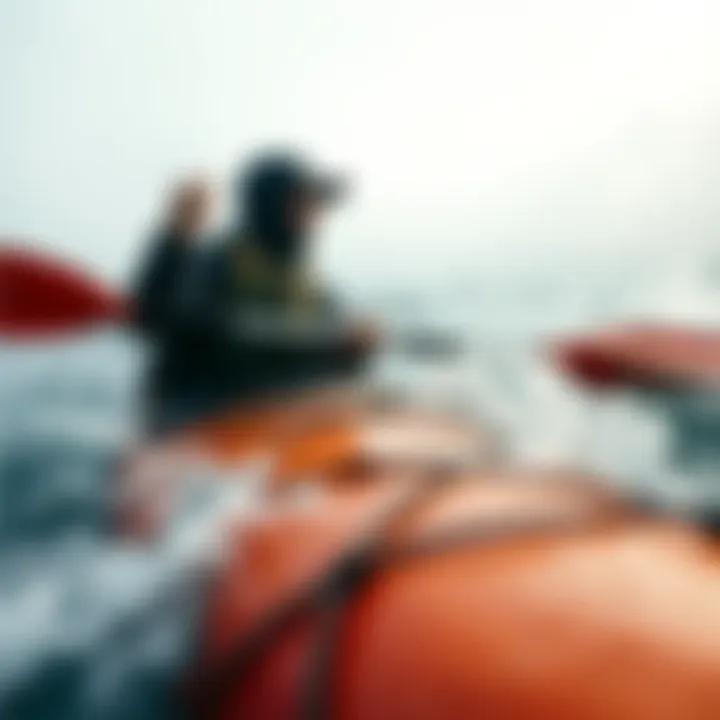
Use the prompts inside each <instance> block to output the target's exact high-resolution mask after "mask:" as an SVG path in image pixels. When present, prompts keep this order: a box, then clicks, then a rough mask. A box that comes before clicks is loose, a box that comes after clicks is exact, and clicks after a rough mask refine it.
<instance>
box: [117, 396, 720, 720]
mask: <svg viewBox="0 0 720 720" xmlns="http://www.w3.org/2000/svg"><path fill="white" fill-rule="evenodd" d="M398 430H401V432H397V431H398ZM378 438H380V440H383V442H384V444H383V442H379V441H378ZM393 438H394V439H393ZM390 440H392V442H390ZM448 449H450V450H448ZM492 449H493V439H492V436H491V435H489V434H487V433H483V432H481V431H477V430H474V429H472V428H470V427H468V426H466V424H464V423H462V422H460V421H457V420H456V421H450V420H448V419H446V418H440V417H438V416H434V415H431V414H426V415H418V414H416V413H415V412H411V411H409V410H399V409H397V408H385V409H381V408H378V407H376V406H375V407H372V406H366V405H363V404H362V403H359V404H358V403H356V402H354V401H352V400H351V401H347V399H346V398H343V397H339V398H332V399H328V397H324V398H317V399H313V398H310V399H303V400H300V401H298V402H295V403H292V404H285V405H276V406H268V407H266V408H258V409H256V410H254V411H253V412H245V413H241V414H234V415H233V414H231V415H228V416H227V417H225V418H221V419H217V420H214V421H212V422H210V423H206V424H204V425H203V426H202V427H197V428H194V429H192V430H190V431H188V432H186V433H184V434H183V435H182V436H180V437H177V438H175V439H173V440H171V441H170V442H169V443H168V444H167V445H166V446H165V447H163V448H153V449H151V451H150V452H147V453H141V455H140V457H139V458H138V460H137V462H136V463H135V464H134V465H133V466H131V469H130V473H129V480H128V482H129V484H130V485H132V482H133V481H134V482H135V483H136V486H138V487H142V488H146V489H147V488H148V487H153V484H154V478H153V472H155V473H157V475H158V476H162V475H163V474H164V475H165V476H168V475H172V474H173V472H172V470H173V467H178V466H180V465H183V464H184V463H186V462H188V459H189V458H195V459H197V458H202V461H203V462H205V463H210V464H211V465H214V466H215V467H217V468H225V469H228V468H230V469H232V468H234V467H242V466H243V464H244V463H247V462H248V461H250V460H252V458H257V457H263V456H266V455H268V454H270V455H272V457H273V464H272V470H271V472H270V489H271V492H270V493H268V495H267V497H266V498H265V500H264V501H263V502H264V505H263V507H262V512H261V513H259V514H258V515H257V516H253V518H252V519H248V518H247V517H245V518H243V519H239V520H237V521H236V523H235V525H234V527H233V528H232V530H231V532H230V534H229V536H228V537H227V542H226V545H227V552H226V557H225V564H224V565H223V567H222V571H221V572H220V573H219V576H218V577H217V579H216V581H215V582H214V583H213V585H212V587H211V588H210V593H209V596H208V598H207V602H206V606H205V615H204V620H203V623H202V628H201V634H200V638H199V647H198V655H197V657H196V661H195V662H194V663H193V667H192V670H191V673H190V678H189V682H188V685H189V692H188V696H187V703H188V705H189V707H190V708H191V710H193V711H194V713H195V716H196V717H201V718H206V719H207V720H226V719H227V720H230V718H232V719H233V720H236V719H237V718H251V719H253V720H255V719H257V718H262V719H263V720H286V719H291V718H292V719H294V718H312V719H313V720H321V719H322V718H337V719H338V720H397V719H398V718H420V719H421V720H446V719H447V718H475V717H478V718H480V717H481V718H484V719H487V720H577V719H578V718H583V719H585V718H587V719H589V720H595V719H596V720H644V719H647V720H717V718H720V683H719V682H718V678H720V557H719V555H718V551H717V544H716V542H715V541H714V540H713V539H712V538H711V537H710V536H709V535H708V534H706V533H704V532H702V531H701V530H699V529H697V528H695V527H692V526H690V525H687V524H684V523H681V522H679V521H675V520H671V519H667V518H661V517H657V516H653V515H651V514H649V513H644V512H641V511H640V510H639V509H635V508H633V507H631V506H630V505H629V504H627V503H625V502H623V501H622V500H621V499H619V498H617V497H615V496H614V495H613V494H612V493H610V492H609V491H607V490H605V489H604V488H603V487H602V486H601V485H599V484H597V483H596V482H594V481H592V479H591V478H589V477H587V476H585V475H583V474H580V473H574V472H545V473H538V472H526V473H522V472H518V471H512V472H511V471H501V470H499V469H497V468H498V467H499V465H498V464H497V463H496V462H495V458H493V457H492V453H491V452H490V451H491V450H492ZM493 468H495V469H493ZM230 476H231V477H232V474H231V475H230ZM297 483H309V484H310V485H312V486H314V487H316V488H318V489H319V492H318V493H314V494H312V495H311V496H310V497H307V496H302V494H301V495H296V494H295V493H294V492H293V491H294V489H295V488H296V487H297V486H298V485H297ZM163 492H165V493H167V492H172V488H170V490H168V489H167V487H164V488H163V490H162V492H161V493H160V494H162V493H163ZM152 505H153V503H152V502H145V501H140V502H136V504H135V506H134V508H131V512H130V514H129V517H130V518H131V519H133V520H135V521H136V522H135V524H134V525H133V523H132V522H131V523H130V526H131V529H132V530H133V531H134V532H138V529H139V531H140V532H143V531H145V530H147V529H148V527H150V528H151V529H152V526H153V524H154V523H155V524H156V523H157V522H158V517H157V516H156V515H155V516H153V514H152V512H151V513H150V516H149V517H148V515H147V514H145V515H143V513H147V509H148V507H152ZM138 521H139V522H138Z"/></svg>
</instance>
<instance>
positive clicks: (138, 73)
mask: <svg viewBox="0 0 720 720" xmlns="http://www.w3.org/2000/svg"><path fill="white" fill-rule="evenodd" d="M718 37H720V3H718V2H717V0H706V1H701V0H673V1H671V0H603V1H602V2H600V1H598V0H592V1H590V0H526V1H521V0H493V1H489V0H432V1H427V0H245V1H243V2H239V1H238V0H152V1H149V0H102V1H99V0H0V235H14V236H22V237H26V238H30V239H35V240H43V241H45V242H49V243H52V244H54V245H56V246H57V247H59V248H61V249H62V250H63V251H65V252H68V253H70V254H71V255H73V256H77V257H79V258H81V259H83V260H84V261H85V262H87V263H89V264H90V265H93V266H95V267H97V268H99V269H101V270H102V271H104V272H105V273H106V274H108V275H110V276H115V277H122V276H123V275H124V274H125V273H126V272H127V270H128V268H129V265H130V263H131V261H132V258H133V256H134V253H135V252H136V251H137V249H138V248H139V246H140V243H141V240H142V232H143V230H144V229H145V228H146V227H147V224H148V222H149V220H150V218H151V215H152V211H153V209H154V208H155V207H156V206H157V201H158V197H159V195H160V192H161V190H162V188H163V186H164V184H165V183H166V181H167V180H168V178H170V177H172V175H173V174H174V173H175V172H177V171H178V170H180V169H182V168H185V167H198V168H207V169H208V170H210V171H211V172H214V173H219V174H222V173H224V172H226V171H227V170H228V169H229V168H231V167H232V166H233V165H234V164H235V162H234V161H235V159H236V158H237V157H238V156H241V155H242V154H244V153H246V152H247V151H248V150H249V149H252V148H253V147H255V146H257V145H258V143H264V142H268V141H293V142H295V143H300V144H301V145H302V146H303V147H305V148H307V149H309V150H311V151H312V152H313V153H314V154H315V155H317V156H318V157H320V158H321V159H323V160H325V161H326V162H328V163H337V164H340V165H341V166H343V167H346V168H348V169H350V170H351V171H352V172H353V174H354V175H355V176H356V178H357V185H358V188H357V190H358V193H357V198H356V200H355V201H354V202H353V203H352V205H351V206H349V207H348V208H347V210H345V211H343V212H342V213H341V214H340V215H339V216H338V217H337V218H336V219H335V221H334V222H333V223H332V224H331V226H330V227H329V228H328V230H329V232H328V236H329V237H328V242H327V244H326V245H325V246H324V251H325V252H324V260H325V262H326V263H327V264H328V265H329V266H330V267H331V268H332V269H333V270H334V271H336V272H339V273H342V274H346V275H349V274H355V275H356V277H357V276H363V275H365V276H368V277H369V278H376V277H381V276H388V277H391V276H393V275H397V276H399V277H403V276H405V277H407V273H403V274H402V275H401V274H400V273H401V272H402V271H401V269H400V268H399V267H398V266H397V263H398V261H399V260H403V261H404V262H406V263H407V262H408V260H407V257H408V250H409V249H410V250H411V251H412V255H411V256H410V257H411V261H410V266H411V267H410V269H411V270H412V272H416V271H417V272H425V271H428V272H433V271H438V270H440V269H442V268H443V267H458V268H461V269H462V270H463V272H466V273H468V272H470V273H471V272H473V269H475V268H477V269H478V270H479V269H481V268H483V267H487V266H488V265H496V264H498V263H502V262H509V263H515V264H517V263H520V264H523V263H524V264H528V263H529V264H533V263H549V264H552V263H555V262H558V261H559V260H560V259H561V258H566V259H567V261H568V262H570V263H572V262H577V260H578V258H586V259H593V258H595V257H596V256H598V255H600V254H602V253H605V252H609V253H611V254H620V253H628V252H636V251H639V250H646V251H648V250H649V251H652V252H653V253H659V252H661V251H664V250H665V249H666V248H667V247H669V246H675V247H680V248H698V249H700V248H703V247H707V246H712V245H713V244H714V242H715V238H716V237H720V203H719V202H718V199H719V198H718V196H719V195H720V187H719V183H718V180H720V44H718V42H717V38H718ZM402 270H403V271H404V270H405V268H403V269H402ZM410 274H412V273H410Z"/></svg>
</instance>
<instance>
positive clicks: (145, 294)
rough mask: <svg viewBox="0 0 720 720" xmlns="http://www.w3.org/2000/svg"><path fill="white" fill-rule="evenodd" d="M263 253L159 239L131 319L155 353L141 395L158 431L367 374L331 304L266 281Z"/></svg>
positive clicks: (319, 294)
mask: <svg viewBox="0 0 720 720" xmlns="http://www.w3.org/2000/svg"><path fill="white" fill-rule="evenodd" d="M258 247H259V245H256V244H255V243H253V242H252V239H251V238H248V237H245V238H242V237H237V236H230V237H227V238H225V239H224V240H222V241H220V242H219V243H216V244H215V245H213V246H211V247H209V248H205V249H202V250H199V249H196V248H193V247H192V246H191V245H189V244H187V243H184V242H183V241H182V239H181V238H177V237H175V236H173V234H172V233H168V232H165V233H161V234H159V235H158V236H157V237H156V238H155V239H154V241H153V243H152V247H151V250H150V253H149V255H148V257H147V259H146V260H145V262H144V264H143V266H142V268H141V272H140V273H139V275H138V279H137V282H136V285H135V292H134V313H133V317H134V324H135V326H136V327H137V328H138V329H139V330H140V331H141V332H142V333H143V334H144V336H145V337H146V338H147V339H148V341H149V342H150V344H151V346H152V359H151V365H150V368H149V370H148V373H147V378H146V383H145V387H144V396H145V402H146V409H147V413H148V424H149V428H150V429H151V430H164V429H169V428H172V427H175V426H178V425H182V424H183V423H186V422H188V421H192V420H196V419H198V418H199V417H202V416H203V415H207V414H211V413H213V412H218V411H221V410H222V409H223V408H225V407H227V406H228V405H232V404H234V403H238V402H241V401H244V400H248V399H254V398H261V397H263V396H264V395H266V394H268V393H271V392H274V391H277V390H283V389H290V388H297V387H302V386H307V385H309V384H312V383H314V382H322V381H329V380H334V379H340V378H344V377H347V376H348V375H351V374H353V373H354V372H356V371H357V370H358V369H359V368H360V366H361V365H362V360H363V358H362V357H360V356H359V354H358V352H357V351H356V350H355V349H354V347H353V346H352V344H351V343H349V342H348V340H347V334H346V329H345V328H344V327H343V322H342V318H341V317H340V313H339V312H338V309H337V305H336V303H335V302H334V300H333V299H332V298H331V297H329V295H328V294H327V293H326V292H324V291H321V290H319V289H317V288H315V287H310V288H309V289H308V291H307V292H304V288H303V285H302V283H301V282H297V283H294V282H293V283H291V282H288V283H285V282H278V283H273V282H272V278H270V281H268V278H263V277H262V275H263V272H262V270H263V268H262V267H260V269H258V267H256V266H257V265H258V264H260V265H261V266H262V265H263V264H267V263H266V260H267V259H266V258H264V256H263V253H262V250H261V251H260V255H259V257H260V258H261V259H262V260H263V262H261V263H258V262H257V259H258V253H257V249H258ZM270 265H272V262H270ZM264 269H265V270H267V267H266V268H264ZM273 273H274V270H273V271H271V272H270V273H269V274H270V275H272V274H273Z"/></svg>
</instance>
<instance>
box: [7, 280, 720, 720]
mask: <svg viewBox="0 0 720 720" xmlns="http://www.w3.org/2000/svg"><path fill="white" fill-rule="evenodd" d="M639 277H640V275H639V274H638V273H634V274H632V273H630V274H626V275H624V276H619V277H618V276H613V277H602V278H600V279H595V281H594V282H593V281H592V278H585V279H584V280H583V279H578V278H572V279H568V278H567V276H565V275H563V276H560V277H555V278H552V277H549V278H545V279H542V278H533V279H527V278H526V279H522V280H517V281H515V282H514V283H513V282H506V283H503V282H502V281H501V280H497V281H496V283H495V285H494V286H493V285H492V284H491V283H478V284H477V285H475V286H474V285H473V284H472V283H465V284H464V285H463V284H462V283H456V284H454V285H453V286H452V288H450V287H448V286H447V285H446V286H445V287H443V286H439V287H438V288H435V289H433V291H432V292H430V291H427V292H425V291H421V292H418V293H417V294H416V295H415V296H412V295H408V294H405V295H402V296H400V295H398V294H397V293H394V294H393V293H390V292H388V293H385V294H381V295H380V296H378V297H375V298H370V299H368V306H369V307H374V309H375V310H376V312H379V313H380V314H382V315H383V317H385V318H386V320H387V321H388V323H389V324H390V325H391V326H394V327H396V328H402V327H404V326H412V325H413V323H417V322H418V320H421V321H422V322H423V323H425V324H426V325H431V326H433V325H434V326H438V327H442V328H444V329H450V330H452V331H455V332H461V333H462V335H463V337H464V338H465V341H466V345H467V350H466V352H465V353H464V354H463V355H462V357H460V358H457V359H453V360H450V361H446V362H441V363H432V362H427V361H419V360H411V359H408V358H407V357H403V356H400V355H397V354H396V355H388V356H383V357H381V358H380V359H379V360H378V361H377V363H376V365H375V367H374V369H373V374H374V382H375V383H376V384H379V385H389V386H391V387H392V388H393V389H395V390H398V389H399V390H401V391H403V392H405V393H406V394H407V395H409V396H411V397H413V398H414V400H415V401H416V402H419V403H428V404H443V405H445V406H448V407H450V408H452V409H455V410H458V411H462V412H464V413H466V414H470V415H472V416H473V417H475V418H477V419H479V420H483V421H485V422H488V423H490V424H492V425H493V426H494V427H497V428H498V429H500V430H501V431H502V433H503V435H504V436H505V437H506V439H507V443H508V448H509V451H510V454H511V455H512V456H513V457H514V458H515V461H516V462H518V463H521V464H532V465H535V466H537V465H542V464H559V463H560V464H583V465H586V466H590V467H593V468H595V469H598V470H601V471H604V472H607V473H609V474H611V475H613V476H614V477H615V478H617V481H618V482H620V483H622V482H625V483H628V484H636V485H637V484H638V483H646V484H650V485H653V484H654V485H656V486H660V485H663V484H664V485H667V486H668V487H671V488H676V489H677V494H678V497H680V496H682V495H683V493H686V494H687V492H688V491H687V487H689V486H690V485H689V484H688V482H687V478H686V477H683V471H682V470H681V469H678V468H677V467H676V466H675V464H674V463H673V457H672V450H671V445H670V441H669V427H668V423H667V420H666V418H665V417H664V416H663V415H662V413H660V412H659V411H658V410H657V408H656V407H654V406H653V404H652V403H649V402H642V401H637V400H630V399H629V398H627V397H626V396H624V395H622V394H616V395H609V396H605V397H604V398H603V399H598V400H596V401H592V400H590V399H588V398H587V397H581V396H580V395H579V394H578V393H577V392H576V391H575V390H574V389H573V388H571V387H570V386H569V384H568V383H567V382H566V381H565V380H563V379H562V378H560V377H558V375H557V374H556V373H555V372H554V370H553V368H552V366H551V365H550V364H549V363H548V362H546V360H545V358H544V357H543V354H542V352H541V350H542V347H543V342H544V341H545V340H546V339H547V338H548V337H550V336H551V335H552V334H554V333H558V332H568V331H571V330H576V329H579V328H587V327H592V326H595V325H598V324H603V323H606V322H608V321H612V320H613V319H617V318H620V317H623V318H632V317H638V316H641V317H648V316H655V317H664V318H668V319H682V320H683V321H688V320H691V321H701V322H703V323H708V322H711V323H712V324H716V322H715V321H716V319H718V320H720V293H719V292H718V291H717V289H716V288H715V286H714V284H713V282H714V281H713V279H712V278H710V277H706V276H704V275H703V273H702V272H699V271H692V272H691V271H688V272H685V273H684V274H682V273H680V274H677V273H676V274H675V275H673V276H672V277H671V278H670V280H668V279H666V280H665V281H662V282H661V281H659V280H658V279H657V278H655V277H654V278H653V279H652V281H643V282H641V281H640V280H639V279H638V278H639ZM571 280H572V281H571ZM142 365H143V353H142V349H141V348H138V347H137V346H136V345H134V344H133V343H132V342H131V341H130V340H129V339H128V338H127V337H124V336H122V335H119V334H110V333H109V334H103V335H95V336H91V337H85V338H77V339H75V340H72V341H68V342H64V343H63V344H55V343H52V344H48V345H45V346H36V347H20V346H17V345H16V346H2V347H0V717H2V718H3V719H4V718H11V719H12V718H22V719H23V720H28V719H30V718H33V719H35V718H37V719H41V718H53V719H54V720H57V719H58V718H81V719H84V718H88V719H93V718H103V719H104V718H107V719H108V720H114V719H115V718H118V719H124V718H140V719H142V718H144V717H147V718H150V717H152V718H160V719H162V718H164V717H165V718H171V717H172V718H174V717H177V716H178V714H179V710H178V708H177V707H176V706H175V705H174V702H173V698H174V697H175V694H174V690H175V689H176V688H175V683H176V679H177V677H178V676H179V675H180V674H181V672H182V669H183V666H184V663H185V662H186V661H187V658H188V657H189V656H191V655H192V648H193V644H194V641H195V639H196V638H195V631H196V628H197V613H198V607H199V603H200V600H201V598H202V594H203V592H202V591H203V587H204V584H205V581H206V578H207V577H208V574H211V573H212V568H213V566H214V564H215V563H216V562H217V553H218V547H219V537H220V536H221V534H222V527H223V524H224V523H225V522H227V520H228V518H229V517H237V515H238V514H239V513H241V512H243V511H246V512H252V509H253V505H254V503H255V502H256V501H257V498H258V494H259V492H260V490H259V489H258V488H260V486H261V475H262V469H261V468H258V467H249V468H246V469H245V470H244V471H243V472H244V473H245V475H244V478H245V479H248V478H250V479H253V480H254V482H242V483H241V482H229V483H213V482H208V480H209V479H210V478H208V477H207V473H210V472H211V471H210V470H209V469H207V468H202V467H200V468H195V469H194V470H192V473H194V476H193V477H190V478H189V479H188V482H189V484H191V485H192V487H193V488H194V489H195V492H193V493H189V494H188V496H187V499H186V506H183V507H178V508H175V509H174V512H173V518H174V520H173V522H172V523H171V524H170V526H169V527H168V530H167V532H166V534H165V535H164V536H163V537H161V538H157V539H156V540H155V541H154V542H152V543H148V544H137V543H136V544H132V543H130V542H121V541H119V540H118V539H117V538H115V537H113V536H112V533H111V532H110V527H109V518H110V517H111V515H112V500H113V492H112V491H113V486H112V483H113V478H114V477H115V474H116V472H117V468H118V466H119V463H121V462H122V458H123V455H124V453H125V452H127V448H128V447H129V446H131V445H132V443H133V441H134V435H135V424H134V422H133V418H134V412H135V410H134V407H133V397H134V389H135V384H136V381H137V378H138V376H139V374H140V373H141V371H142ZM691 475H692V479H693V482H695V485H692V487H696V486H697V482H696V481H697V480H698V478H699V482H700V483H701V485H702V486H703V487H709V486H710V480H709V478H710V477H712V476H713V475H714V469H712V470H710V471H708V475H707V477H704V476H703V472H702V469H698V468H697V467H695V468H694V469H693V471H692V473H691ZM210 480H211V479H210Z"/></svg>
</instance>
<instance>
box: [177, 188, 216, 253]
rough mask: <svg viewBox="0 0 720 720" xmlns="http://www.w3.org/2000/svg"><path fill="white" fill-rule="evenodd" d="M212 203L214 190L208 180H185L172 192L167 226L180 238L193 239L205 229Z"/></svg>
mask: <svg viewBox="0 0 720 720" xmlns="http://www.w3.org/2000/svg"><path fill="white" fill-rule="evenodd" d="M212 204H213V197H212V190H211V187H210V183H209V182H208V181H207V180H205V179H204V178H192V179H189V180H183V181H181V182H179V183H178V184H177V185H176V186H175V188H174V189H173V190H172V191H171V192H170V200H169V207H168V212H167V221H166V223H167V226H168V227H169V229H170V230H171V232H172V233H173V234H174V235H175V236H177V237H178V239H181V240H182V241H184V242H187V241H192V240H194V239H196V238H198V237H199V236H200V235H201V234H202V233H203V232H204V231H205V229H206V227H207V225H208V221H209V219H210V214H211V211H212Z"/></svg>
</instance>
